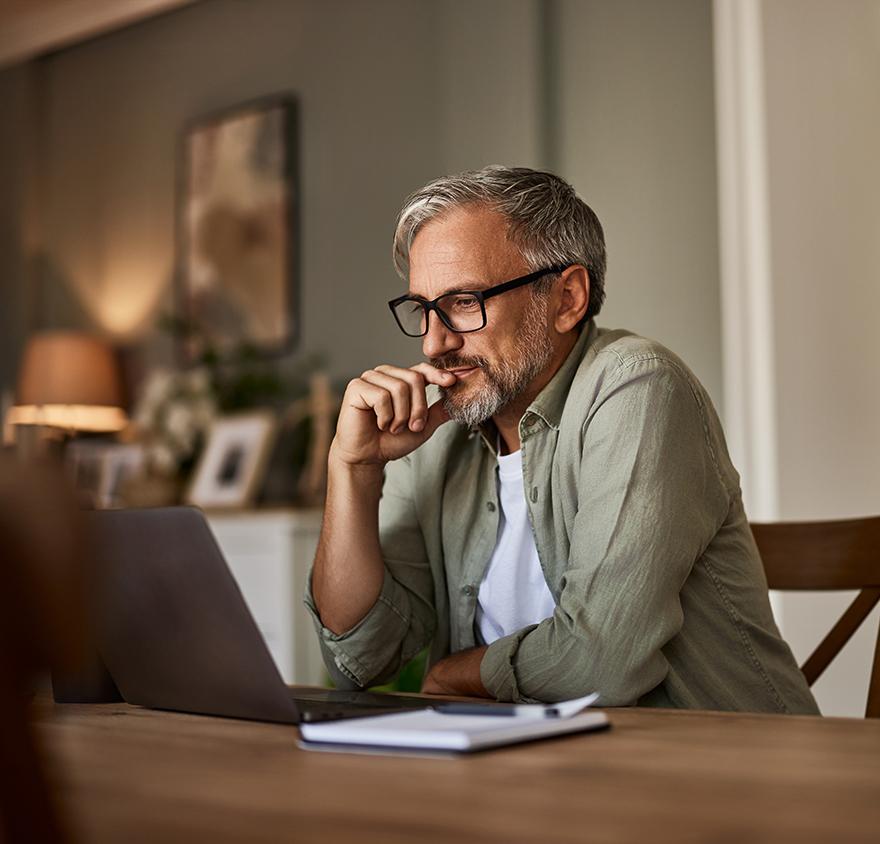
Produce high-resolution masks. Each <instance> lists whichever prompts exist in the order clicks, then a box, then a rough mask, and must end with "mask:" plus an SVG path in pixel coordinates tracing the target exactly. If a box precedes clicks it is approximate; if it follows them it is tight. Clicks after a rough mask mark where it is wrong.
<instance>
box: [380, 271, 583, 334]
mask: <svg viewBox="0 0 880 844" xmlns="http://www.w3.org/2000/svg"><path fill="white" fill-rule="evenodd" d="M571 266H574V265H573V264H558V265H556V266H553V267H547V268H546V269H543V270H535V272H533V273H528V275H523V276H520V277H519V278H514V279H511V280H510V281H503V282H501V284H494V285H492V287H487V288H486V289H485V290H450V291H449V292H448V293H442V294H441V295H440V296H438V297H437V298H436V299H431V300H427V299H422V297H421V296H410V295H409V294H408V293H404V294H403V296H398V297H396V298H395V299H391V300H390V301H389V302H388V307H389V308H390V309H391V313H392V315H393V316H394V321H395V322H396V323H397V327H398V328H399V329H400V330H401V331H402V332H403V333H404V334H405V335H406V336H407V337H424V336H425V335H426V334H427V333H428V320H429V317H430V313H431V311H434V312H435V313H436V314H437V317H438V319H439V320H440V322H442V323H443V324H444V325H445V326H446V327H447V328H448V329H449V330H450V331H454V332H455V333H456V334H473V332H475V331H482V330H483V329H484V328H485V327H486V325H487V324H488V317H487V316H486V299H491V298H492V297H493V296H498V295H500V294H501V293H507V291H508V290H515V289H516V288H517V287H523V286H524V285H526V284H533V283H534V282H536V281H538V279H540V278H543V277H544V276H545V275H551V274H556V273H561V272H564V271H565V270H567V269H568V268H569V267H571ZM461 295H469V296H473V297H474V298H475V299H476V300H477V301H478V302H479V303H480V312H481V313H482V315H483V324H482V325H481V326H480V327H479V328H466V329H464V330H461V329H459V328H454V327H453V326H452V325H450V322H449V318H448V317H447V315H446V313H445V312H444V311H443V309H442V308H439V307H437V302H439V301H440V300H441V299H445V298H446V297H447V296H461ZM407 301H410V302H418V303H419V304H420V305H421V306H422V307H423V308H424V309H425V330H424V331H423V332H422V333H421V334H410V333H409V332H408V331H407V330H406V329H405V328H404V327H403V325H402V324H401V322H400V319H399V318H398V316H397V311H395V308H396V307H397V306H398V305H400V304H402V303H403V302H407Z"/></svg>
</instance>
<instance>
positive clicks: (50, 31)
mask: <svg viewBox="0 0 880 844" xmlns="http://www.w3.org/2000/svg"><path fill="white" fill-rule="evenodd" d="M194 2H198V0H0V67H3V66H6V65H11V64H16V63H17V62H21V61H25V60H26V59H30V58H33V57H34V56H38V55H40V54H41V53H47V52H50V51H51V50H57V49H59V48H61V47H67V46H70V45H71V44H75V43H76V42H77V41H84V40H85V39H87V38H93V37H94V36H96V35H101V34H102V33H105V32H109V31H111V30H113V29H118V28H120V27H123V26H127V25H128V24H131V23H134V22H135V21H138V20H142V19H143V18H147V17H150V16H152V15H157V14H160V13H161V12H167V11H168V10H170V9H174V8H177V7H178V6H186V5H188V4H190V3H194Z"/></svg>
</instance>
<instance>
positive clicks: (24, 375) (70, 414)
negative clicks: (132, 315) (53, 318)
mask: <svg viewBox="0 0 880 844" xmlns="http://www.w3.org/2000/svg"><path fill="white" fill-rule="evenodd" d="M121 404H122V390H121V386H120V381H119V370H118V367H117V365H116V359H115V358H114V356H113V351H112V350H111V349H110V347H109V346H107V344H106V343H103V342H102V341H101V340H99V339H98V338H96V337H92V336H90V335H88V334H80V333H78V332H73V331H48V332H42V333H39V334H35V335H34V336H33V337H31V338H30V340H29V341H28V343H27V346H26V347H25V351H24V357H23V358H22V363H21V369H20V372H19V378H18V390H17V392H16V406H15V407H14V408H13V409H12V419H11V421H12V422H13V423H18V424H32V425H49V426H53V427H60V428H69V429H71V430H78V431H118V430H120V429H122V428H123V427H125V424H126V417H125V414H124V413H123V411H122V409H121V407H120V406H121Z"/></svg>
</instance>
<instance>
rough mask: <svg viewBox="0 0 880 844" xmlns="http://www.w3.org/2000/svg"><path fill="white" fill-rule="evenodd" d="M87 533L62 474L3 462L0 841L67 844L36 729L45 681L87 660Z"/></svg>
mask: <svg viewBox="0 0 880 844" xmlns="http://www.w3.org/2000/svg"><path fill="white" fill-rule="evenodd" d="M83 540H84V536H83V528H82V525H81V523H80V519H79V512H78V510H77V508H76V505H75V501H74V497H73V495H72V493H71V492H70V490H69V489H68V487H67V485H66V483H65V481H64V478H63V476H62V475H61V472H60V469H58V468H57V467H52V466H49V465H48V464H45V463H41V462H30V463H21V462H17V461H14V460H13V459H12V457H11V456H9V455H5V454H0V548H2V549H3V556H2V559H0V760H2V768H0V771H2V772H0V841H5V842H19V841H22V842H23V841H26V842H29V844H30V842H35V844H39V842H47V841H69V840H71V839H70V836H69V835H68V834H67V832H66V830H65V829H64V828H63V825H62V823H61V821H60V819H59V814H58V811H57V807H56V806H55V801H54V800H53V798H52V794H51V792H50V788H49V785H48V783H47V781H46V778H45V776H44V773H43V771H42V768H41V765H40V758H39V754H38V749H37V746H36V741H35V737H34V733H33V730H32V728H31V725H30V723H29V718H28V715H29V703H30V693H31V690H32V688H33V686H34V683H35V681H36V680H37V679H38V677H39V676H40V675H44V674H45V673H46V672H48V671H49V670H50V669H51V670H58V671H62V672H75V671H76V670H77V669H78V668H79V665H80V662H81V661H82V659H83V656H84V648H83V642H84V630H85V600H84V596H85V582H86V577H85V571H84V559H85V557H84V555H83V553H82V548H83Z"/></svg>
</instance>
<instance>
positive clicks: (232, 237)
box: [177, 97, 299, 362]
mask: <svg viewBox="0 0 880 844" xmlns="http://www.w3.org/2000/svg"><path fill="white" fill-rule="evenodd" d="M296 138H297V109H296V103H295V102H294V100H293V99H292V98H290V97H273V98H268V99H263V100H259V101H256V102H252V103H247V104H243V105H240V106H236V107H234V108H232V109H228V110H225V111H223V112H219V113H215V114H212V115H208V116H207V117H203V118H200V119H198V120H195V121H193V122H192V123H191V124H190V125H189V126H188V127H187V129H186V131H185V133H184V137H183V142H182V150H181V159H182V160H181V165H180V176H181V187H180V201H179V214H178V228H179V234H178V244H179V258H178V276H179V285H178V303H179V308H178V314H177V317H178V320H177V322H178V324H179V325H180V326H181V327H182V330H181V331H180V332H179V335H180V340H181V345H182V348H181V351H182V356H183V359H184V361H185V362H192V361H194V360H196V359H198V358H199V357H200V356H202V355H203V354H204V353H205V352H206V351H207V352H213V353H216V354H217V355H219V356H220V357H221V358H223V357H227V356H228V355H229V354H230V353H235V352H238V351H240V350H242V349H245V348H246V349H248V350H252V351H254V352H256V353H257V354H259V355H265V356H274V355H280V354H283V353H286V352H288V351H290V350H291V349H292V348H293V346H294V344H295V341H296V338H297V334H298V320H299V313H298V307H297V303H298V277H297V276H298V273H297V267H298V264H299V255H298V252H299V246H298V236H297V232H298V225H297V216H298V215H297V209H298V196H299V185H298V184H297V174H296V166H295V164H296Z"/></svg>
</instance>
